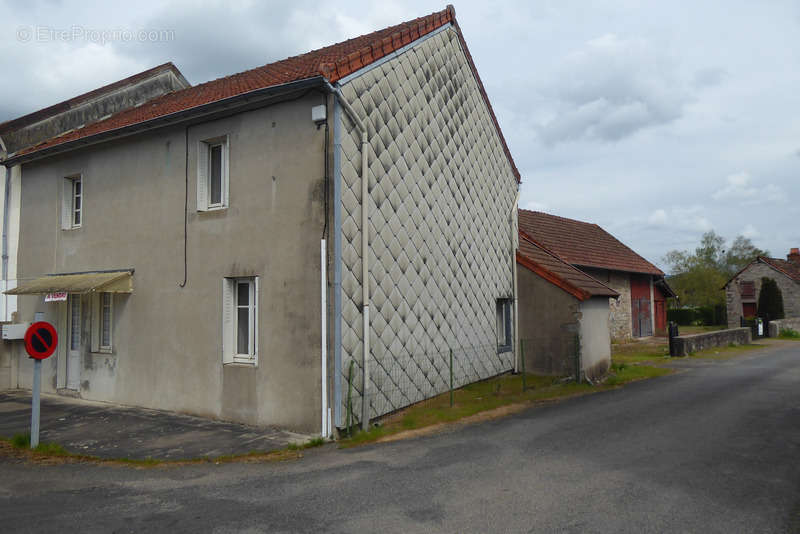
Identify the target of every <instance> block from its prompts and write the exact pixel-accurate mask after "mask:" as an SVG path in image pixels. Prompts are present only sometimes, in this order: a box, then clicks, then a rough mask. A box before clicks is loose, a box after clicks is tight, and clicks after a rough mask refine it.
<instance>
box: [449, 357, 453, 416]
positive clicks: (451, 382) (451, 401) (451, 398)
mask: <svg viewBox="0 0 800 534" xmlns="http://www.w3.org/2000/svg"><path fill="white" fill-rule="evenodd" d="M450 407H451V408H452V407H453V349H450Z"/></svg>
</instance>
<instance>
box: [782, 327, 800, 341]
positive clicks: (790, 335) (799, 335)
mask: <svg viewBox="0 0 800 534" xmlns="http://www.w3.org/2000/svg"><path fill="white" fill-rule="evenodd" d="M778 337H779V338H780V339H800V332H798V331H797V330H794V329H792V328H781V331H780V333H779V334H778Z"/></svg>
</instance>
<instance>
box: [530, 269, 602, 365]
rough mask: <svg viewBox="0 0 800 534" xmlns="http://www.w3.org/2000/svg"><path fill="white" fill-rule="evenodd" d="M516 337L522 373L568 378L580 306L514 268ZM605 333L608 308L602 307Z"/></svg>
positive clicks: (532, 274)
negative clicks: (519, 342)
mask: <svg viewBox="0 0 800 534" xmlns="http://www.w3.org/2000/svg"><path fill="white" fill-rule="evenodd" d="M517 272H518V275H517V276H518V277H519V279H518V284H517V287H518V290H519V334H520V339H521V340H522V342H523V343H524V351H525V372H527V373H534V374H546V375H559V376H561V375H572V374H574V373H575V363H576V359H577V355H578V340H579V334H580V331H581V311H580V309H581V302H580V301H579V300H578V299H577V298H575V297H573V296H572V295H570V294H569V293H567V292H566V291H564V290H563V289H561V288H559V287H557V286H555V285H553V284H551V283H550V282H548V281H547V280H544V279H543V278H541V277H540V276H538V275H536V274H534V273H533V272H531V271H530V270H529V269H526V268H525V267H522V266H518V269H517ZM605 325H606V329H608V306H606V319H605Z"/></svg>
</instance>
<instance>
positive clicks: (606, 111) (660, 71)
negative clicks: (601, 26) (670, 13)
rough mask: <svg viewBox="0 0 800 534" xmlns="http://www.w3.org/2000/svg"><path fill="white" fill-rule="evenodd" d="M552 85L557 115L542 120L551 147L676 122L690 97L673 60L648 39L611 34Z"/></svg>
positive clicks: (571, 59) (581, 53)
mask: <svg viewBox="0 0 800 534" xmlns="http://www.w3.org/2000/svg"><path fill="white" fill-rule="evenodd" d="M563 64H564V66H563V68H562V72H560V73H559V74H558V75H557V76H556V80H557V82H555V84H554V85H553V86H551V87H549V88H548V89H546V90H545V93H548V94H549V95H550V96H551V97H552V98H553V99H554V100H555V102H556V104H557V107H556V110H555V113H554V114H553V115H552V116H551V117H550V118H549V119H547V120H545V121H544V123H543V124H540V127H539V135H540V138H541V139H542V141H543V142H544V143H545V144H547V145H553V144H557V143H560V142H563V141H571V140H579V139H590V140H591V139H596V140H601V141H617V140H620V139H623V138H625V137H628V136H630V135H633V134H634V133H635V132H637V131H639V130H641V129H643V128H647V127H651V126H657V125H661V124H666V123H669V122H672V121H674V120H676V119H677V118H679V117H680V116H681V115H682V113H683V108H684V106H685V105H686V104H687V103H688V101H689V96H688V93H687V92H686V90H685V89H684V84H683V83H681V82H680V81H679V80H678V79H677V77H676V75H675V72H674V71H675V69H674V66H673V64H672V61H671V60H670V59H669V58H668V57H667V56H665V55H664V54H663V53H662V52H660V51H657V50H656V49H655V47H653V46H652V45H651V44H650V43H649V42H648V41H646V40H644V39H622V38H620V37H618V36H617V35H615V34H611V33H609V34H605V35H602V36H600V37H598V38H596V39H592V40H589V41H587V42H586V43H585V44H584V47H583V48H582V49H581V50H578V51H576V52H573V53H571V54H568V55H567V56H566V57H565V58H564V60H563Z"/></svg>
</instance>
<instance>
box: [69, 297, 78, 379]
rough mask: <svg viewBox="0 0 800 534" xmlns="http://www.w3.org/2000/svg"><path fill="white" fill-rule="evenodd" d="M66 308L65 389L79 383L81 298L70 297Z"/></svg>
mask: <svg viewBox="0 0 800 534" xmlns="http://www.w3.org/2000/svg"><path fill="white" fill-rule="evenodd" d="M68 300H69V302H68V306H67V311H68V316H67V340H66V341H67V389H74V390H76V391H77V390H78V389H79V388H80V383H81V296H80V295H70V296H69V299H68Z"/></svg>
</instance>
